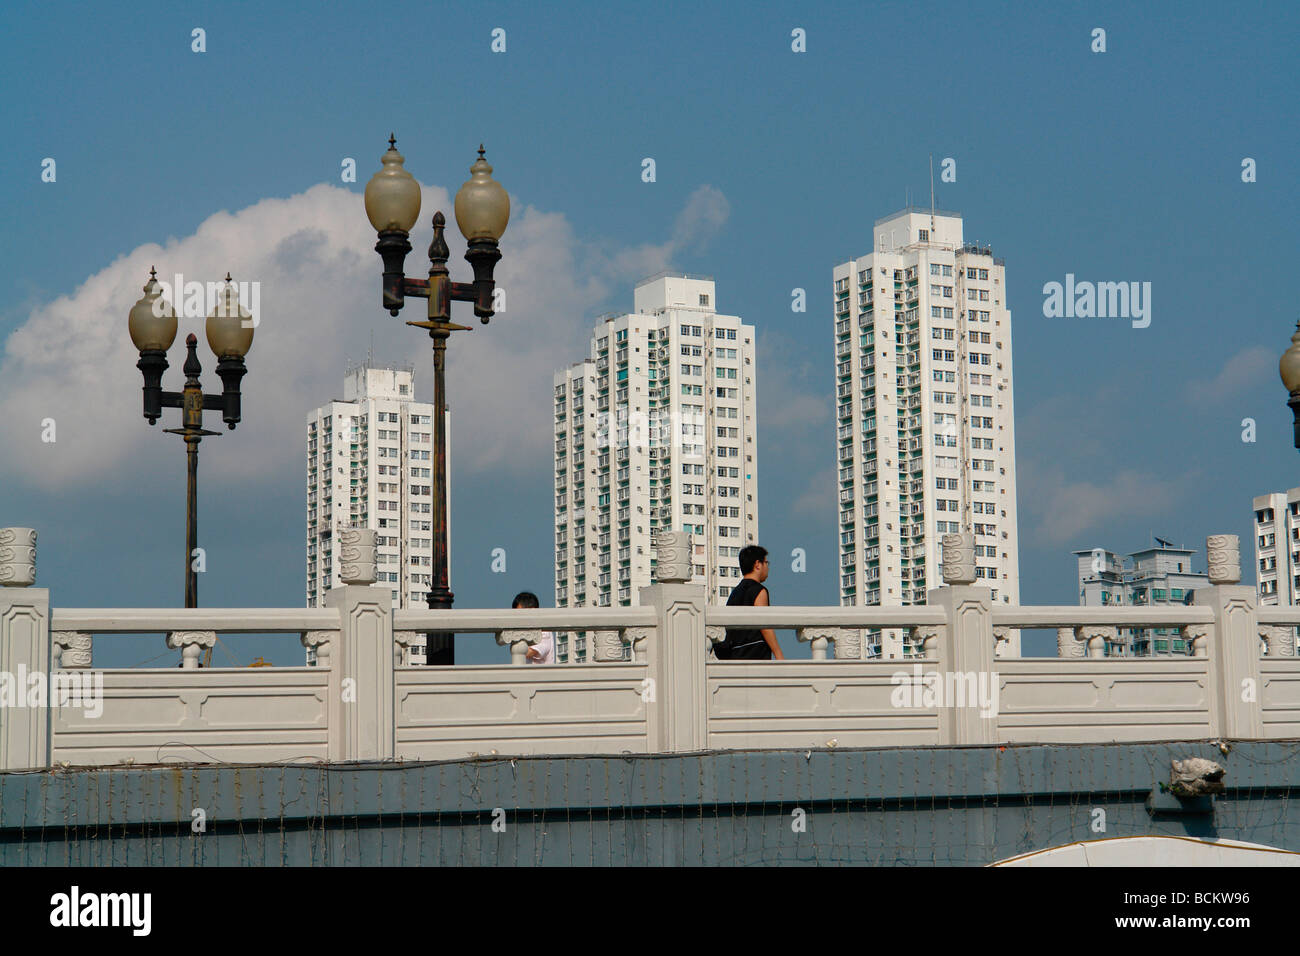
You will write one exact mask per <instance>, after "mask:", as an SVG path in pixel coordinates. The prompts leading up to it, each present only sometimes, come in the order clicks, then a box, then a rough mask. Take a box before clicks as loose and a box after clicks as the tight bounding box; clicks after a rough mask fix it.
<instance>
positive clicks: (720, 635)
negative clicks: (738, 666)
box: [704, 624, 727, 660]
mask: <svg viewBox="0 0 1300 956" xmlns="http://www.w3.org/2000/svg"><path fill="white" fill-rule="evenodd" d="M704 636H705V637H707V638H708V639H709V659H710V660H717V655H716V654H714V653H713V645H714V644H721V643H722V642H723V641H725V640H726V639H727V629H726V628H725V627H719V626H718V625H717V624H706V625H705V627H704Z"/></svg>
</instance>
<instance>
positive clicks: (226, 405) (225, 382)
mask: <svg viewBox="0 0 1300 956" xmlns="http://www.w3.org/2000/svg"><path fill="white" fill-rule="evenodd" d="M154 276H155V272H154V270H153V269H150V270H149V281H148V282H147V283H146V284H145V287H144V296H143V297H141V298H140V300H139V301H137V302H136V304H135V305H133V306H132V307H131V313H130V316H129V318H128V320H127V326H128V329H129V330H130V333H131V341H132V342H134V343H135V347H136V348H137V349H139V351H140V361H139V362H137V363H136V368H138V369H139V370H140V371H141V373H142V374H143V375H144V417H145V418H146V419H148V421H149V424H150V425H153V424H156V423H157V421H158V418H159V416H160V415H162V410H163V409H164V408H179V409H180V410H181V427H180V428H167V429H164V431H166V432H167V433H168V434H171V435H180V436H181V437H182V438H183V439H185V452H186V459H187V465H188V480H187V484H186V497H185V606H186V607H198V606H199V582H198V572H197V571H196V570H195V551H196V549H197V548H198V481H199V442H201V441H202V440H203V438H204V437H205V436H207V435H220V434H221V433H220V432H214V431H208V430H207V429H205V428H204V427H203V412H204V411H205V410H206V411H220V412H221V418H222V421H224V422H225V423H226V425H227V426H228V427H229V428H231V429H233V428H234V427H235V426H236V425H237V424H239V417H240V401H239V381H240V379H242V378H243V377H244V373H245V372H246V371H247V369H246V368H245V367H244V356H245V355H247V354H248V349H249V347H250V346H251V345H252V344H253V323H252V321H250V320H251V319H252V316H251V315H250V314H249V313H248V312H247V311H246V310H245V309H244V308H243V307H242V306H241V305H240V304H239V295H238V294H237V292H236V290H235V286H234V284H233V283H232V282H231V281H230V274H229V273H227V274H226V284H225V286H224V287H223V288H222V290H221V292H220V294H219V295H220V297H219V299H218V301H217V304H216V305H215V307H214V308H213V310H212V314H211V315H209V316H208V321H207V337H208V346H209V347H210V348H211V349H212V351H213V353H214V354H215V355H216V356H217V375H219V376H220V377H221V385H222V391H221V394H220V395H204V394H203V387H202V386H201V385H200V384H199V373H200V372H202V371H203V370H202V368H201V367H200V366H199V358H198V355H197V354H196V352H195V349H196V348H197V346H198V339H197V338H196V337H195V336H194V335H193V333H191V334H190V335H187V336H186V337H185V350H186V354H185V364H184V365H183V366H182V367H181V369H182V371H184V372H185V386H184V388H182V390H181V391H179V392H165V391H163V388H162V376H163V372H165V371H166V370H167V350H168V349H169V348H171V345H172V342H173V341H175V339H176V312H175V310H174V309H173V308H172V306H171V304H170V303H169V302H168V301H167V300H166V299H161V298H159V296H160V294H161V292H160V289H159V286H158V280H157V279H156V278H155V277H154ZM210 653H211V652H210V651H209V654H210Z"/></svg>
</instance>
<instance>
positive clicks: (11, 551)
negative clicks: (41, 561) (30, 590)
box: [0, 528, 36, 588]
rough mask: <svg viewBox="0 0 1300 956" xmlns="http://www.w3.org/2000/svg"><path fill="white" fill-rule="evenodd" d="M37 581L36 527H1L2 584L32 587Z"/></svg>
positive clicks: (0, 558) (0, 562)
mask: <svg viewBox="0 0 1300 956" xmlns="http://www.w3.org/2000/svg"><path fill="white" fill-rule="evenodd" d="M35 583H36V529H34V528H0V585H4V586H5V587H10V588H25V587H31V586H32V585H33V584H35Z"/></svg>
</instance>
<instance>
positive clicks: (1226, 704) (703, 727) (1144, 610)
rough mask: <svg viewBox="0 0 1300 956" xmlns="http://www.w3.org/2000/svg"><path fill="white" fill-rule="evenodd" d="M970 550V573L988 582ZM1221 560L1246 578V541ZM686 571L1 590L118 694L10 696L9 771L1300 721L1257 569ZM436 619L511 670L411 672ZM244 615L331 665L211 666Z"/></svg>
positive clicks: (17, 663) (1286, 612)
mask: <svg viewBox="0 0 1300 956" xmlns="http://www.w3.org/2000/svg"><path fill="white" fill-rule="evenodd" d="M669 544H670V545H671V546H672V547H674V548H676V547H681V546H684V545H683V544H682V542H680V541H676V542H674V541H672V540H671V539H670V541H669ZM1220 550H1221V551H1222V550H1223V549H1220ZM1227 550H1228V551H1231V548H1227ZM949 554H950V555H957V556H958V557H959V549H958V548H954V549H952V550H951V551H950V552H949ZM946 556H948V555H946ZM953 560H954V562H955V563H954V567H955V568H956V570H954V572H953V574H951V575H950V577H953V578H954V579H959V578H962V577H966V576H968V575H966V574H965V571H964V570H963V569H962V568H963V567H964V566H962V565H961V562H960V560H957V558H954V559H953ZM1218 567H1220V568H1223V569H1226V570H1223V572H1222V574H1221V575H1220V576H1221V577H1222V578H1223V579H1224V580H1225V581H1227V580H1228V579H1231V578H1232V576H1233V575H1232V566H1231V557H1230V556H1229V557H1228V558H1226V559H1224V560H1223V561H1220V562H1219V565H1218ZM666 575H667V577H668V578H670V580H665V581H662V582H660V583H657V584H655V585H653V586H651V587H648V588H644V589H643V590H642V591H641V593H640V605H639V606H637V607H621V608H561V609H552V608H543V609H529V610H527V611H523V610H505V609H493V610H479V609H455V610H427V609H408V610H396V611H394V610H393V609H392V608H391V606H390V603H391V602H390V601H389V599H388V591H387V589H383V588H371V587H367V586H364V585H346V586H344V587H340V588H336V589H335V590H333V591H331V592H330V594H329V595H328V598H327V605H328V606H327V607H324V608H315V609H276V608H265V609H262V608H233V609H103V610H94V609H90V610H79V609H61V608H55V609H53V610H51V608H50V599H49V592H48V591H47V590H44V589H38V588H33V587H9V588H0V671H3V672H8V673H18V672H19V669H20V668H22V669H25V671H26V672H27V673H33V672H41V673H48V672H49V671H50V670H51V669H52V668H56V667H57V668H63V669H77V670H80V671H82V672H83V673H89V674H94V675H95V676H96V677H97V678H98V677H102V678H103V684H104V692H105V697H104V701H103V704H104V716H103V717H102V718H100V719H98V720H96V719H95V718H92V717H90V716H88V715H87V714H86V713H83V712H82V711H77V710H67V709H58V710H56V711H54V713H53V714H46V713H44V712H40V711H35V712H33V711H30V710H24V709H22V708H14V709H11V710H6V712H5V713H4V714H3V715H0V769H23V768H30V767H43V766H50V765H51V763H52V762H59V761H67V762H69V763H71V764H106V763H113V762H115V761H118V760H126V759H130V760H135V761H137V762H141V763H145V762H159V761H164V762H165V761H172V760H176V761H191V762H205V761H214V760H215V761H230V762H246V761H265V760H288V759H307V760H321V761H339V760H391V759H443V758H448V757H456V756H465V755H467V754H470V753H480V754H487V753H492V752H496V753H499V754H524V753H621V752H632V753H674V752H685V751H693V750H703V749H709V748H727V747H745V748H750V747H754V748H766V747H789V746H798V747H809V748H811V747H821V746H880V745H885V744H907V743H914V744H917V745H937V744H991V743H1021V742H1067V743H1068V742H1081V741H1112V740H1114V741H1139V740H1200V739H1207V738H1225V739H1233V738H1266V739H1284V738H1285V739H1290V738H1294V737H1300V658H1297V656H1296V653H1295V650H1296V649H1295V627H1296V625H1297V624H1300V608H1289V607H1265V608H1260V607H1257V605H1256V600H1255V596H1254V591H1253V589H1252V588H1249V587H1242V586H1240V585H1237V584H1232V583H1224V584H1220V585H1217V586H1212V587H1208V588H1202V589H1198V590H1197V591H1196V592H1195V595H1194V601H1195V603H1193V604H1191V605H1183V606H1153V607H1127V606H1121V607H1075V606H1057V607H1051V606H1049V607H1042V606H1038V607H1034V606H1008V605H1003V604H994V603H993V602H992V598H991V592H990V590H989V589H988V588H985V587H983V586H979V585H975V584H970V583H954V584H951V585H948V586H944V587H940V588H936V589H934V590H932V591H930V592H929V595H928V602H927V603H926V604H924V605H914V606H905V607H780V606H778V607H762V608H755V607H724V606H718V605H710V604H708V603H707V602H708V600H709V595H708V594H707V588H706V587H705V586H704V585H702V584H692V583H688V582H683V581H679V580H671V578H674V577H679V576H680V569H677V570H673V569H671V568H670V569H669V571H668V572H666ZM1134 627H1148V628H1165V629H1172V630H1177V631H1181V633H1182V634H1183V635H1184V637H1185V638H1186V639H1187V640H1189V641H1190V642H1191V644H1192V647H1193V648H1194V654H1193V655H1189V656H1179V657H1156V658H1148V659H1142V658H1122V657H1106V656H1103V655H1104V654H1105V652H1106V645H1107V642H1108V641H1114V640H1115V638H1116V637H1117V636H1118V635H1119V634H1120V633H1122V632H1123V631H1124V630H1126V629H1129V628H1134ZM726 628H772V629H775V630H777V631H778V632H779V631H783V630H785V631H788V630H790V629H793V630H795V631H796V636H797V637H798V639H799V640H800V641H803V642H806V643H807V644H809V645H810V646H811V659H805V660H788V661H772V662H769V661H717V660H712V659H711V655H710V649H711V646H712V644H713V643H714V642H716V641H717V640H721V639H722V637H723V636H724V634H725V630H726ZM871 629H895V630H902V631H907V632H909V634H910V643H911V644H912V645H913V646H914V647H915V648H916V649H917V656H915V657H914V658H910V659H908V660H879V659H871V658H867V657H865V656H864V654H865V637H866V633H867V631H868V630H871ZM1028 629H1049V630H1050V629H1054V630H1055V631H1056V634H1057V640H1058V650H1059V654H1060V656H1058V657H1047V658H1022V657H1015V656H1010V655H1009V653H1008V652H1009V650H1010V649H1011V648H1013V647H1014V646H1015V645H1014V643H1013V635H1017V634H1019V633H1020V632H1022V631H1024V630H1028ZM433 631H440V632H445V633H455V634H458V635H462V636H465V637H473V636H474V635H481V636H482V637H483V639H485V640H489V641H490V640H495V641H497V642H498V643H500V644H502V645H505V646H509V647H510V650H511V664H512V665H513V666H511V665H506V666H502V665H474V666H466V665H461V666H456V667H410V666H408V665H409V660H410V658H409V648H410V647H411V645H412V644H413V643H416V642H418V641H420V640H422V638H423V635H424V634H427V633H429V632H433ZM547 631H554V632H560V633H574V632H583V633H585V634H587V635H588V640H589V645H588V646H589V648H590V650H591V663H587V664H568V665H558V664H557V665H552V666H549V667H520V666H518V665H520V664H522V663H523V662H524V661H525V660H526V653H527V648H528V646H529V645H530V644H534V643H536V642H537V641H538V640H540V638H541V635H542V634H543V633H545V632H547ZM114 633H118V634H136V633H142V634H158V633H163V634H166V635H168V641H169V644H170V645H171V646H173V647H178V648H180V649H181V650H182V652H183V656H184V661H185V665H186V666H185V667H183V668H181V669H177V668H174V667H172V668H140V669H112V668H110V669H95V668H93V667H92V666H91V665H92V661H91V652H92V648H93V641H94V640H95V635H104V634H114ZM238 633H282V634H290V635H296V636H297V637H298V638H299V639H300V640H301V641H302V643H303V645H304V646H305V647H308V648H312V649H314V650H315V656H316V666H315V667H276V668H257V669H242V668H228V667H227V668H223V667H215V668H211V669H203V670H199V669H196V668H197V662H198V658H199V656H200V654H201V652H202V650H203V649H205V648H206V647H209V646H211V644H212V642H213V641H215V640H216V638H217V636H218V635H224V634H238ZM123 639H126V638H123ZM628 645H630V646H631V652H632V653H631V660H624V659H623V658H624V648H625V647H626V646H628ZM832 648H833V649H834V650H833V653H832ZM51 651H52V653H51ZM944 681H948V682H949V683H950V684H952V686H953V687H954V688H958V689H959V688H961V687H969V688H972V689H974V688H977V687H980V688H983V691H982V692H988V693H989V694H991V695H992V697H991V699H990V700H988V701H986V702H984V703H982V704H981V705H980V706H978V707H977V706H969V704H971V703H972V702H971V701H966V702H964V703H963V702H962V701H961V700H960V699H946V700H939V699H938V698H936V697H933V696H931V697H927V696H926V695H925V694H923V693H921V692H920V691H921V689H922V687H923V685H928V684H931V683H933V684H935V685H936V686H943V684H944ZM961 681H966V682H967V683H966V684H962V683H961ZM911 687H915V688H916V689H917V693H916V694H915V695H912V696H910V697H908V696H907V695H904V698H905V699H904V701H903V703H901V704H900V703H899V692H900V688H902V689H907V688H911ZM994 690H996V694H993V691H994ZM972 693H973V690H972Z"/></svg>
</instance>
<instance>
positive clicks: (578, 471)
mask: <svg viewBox="0 0 1300 956" xmlns="http://www.w3.org/2000/svg"><path fill="white" fill-rule="evenodd" d="M633 309H634V311H633V312H630V313H625V314H609V315H606V316H602V317H601V318H600V319H599V320H598V324H597V326H596V328H595V331H594V332H593V333H592V339H591V354H590V357H589V358H587V359H585V360H584V361H582V362H579V363H576V364H575V365H572V366H570V367H569V368H567V369H564V370H562V371H559V372H556V373H555V378H554V386H555V394H554V403H555V603H556V605H557V606H559V607H573V606H588V607H598V606H610V605H630V604H636V603H638V591H639V589H640V588H643V587H647V586H648V585H650V584H651V583H653V579H652V573H653V570H654V549H653V547H652V545H651V537H652V535H653V534H654V533H655V532H656V531H658V530H659V529H664V530H684V531H689V532H692V533H693V534H694V536H695V537H694V544H695V576H696V579H697V580H700V581H703V582H704V583H705V584H707V585H708V589H709V594H710V597H711V599H712V600H714V601H716V602H717V603H725V602H726V599H727V597H728V596H729V595H730V593H731V589H732V588H733V587H734V586H735V585H736V583H737V581H739V579H740V571H739V565H738V562H737V558H738V555H739V553H740V549H741V548H742V547H744V546H745V545H747V544H753V543H756V542H757V541H758V452H757V438H756V435H757V416H756V414H755V409H754V395H755V387H756V386H755V383H756V377H755V360H754V327H753V326H752V325H746V324H745V323H744V322H742V321H741V320H740V319H739V318H737V317H736V316H734V315H723V314H719V313H718V311H717V299H716V293H715V289H714V283H713V280H712V279H710V278H707V277H703V276H691V275H683V274H679V273H664V274H661V275H658V276H655V277H653V278H650V279H646V280H645V281H643V282H642V283H640V284H639V285H638V286H637V287H636V290H635V293H634V302H633ZM568 644H569V639H568V638H567V637H566V636H563V635H562V636H561V639H560V641H559V642H557V648H556V650H557V660H559V661H561V662H566V661H567V662H576V661H581V660H585V659H586V657H587V647H586V645H585V638H583V637H581V636H579V637H577V638H575V639H574V641H573V644H574V646H573V647H572V648H570V647H569V646H568Z"/></svg>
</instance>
